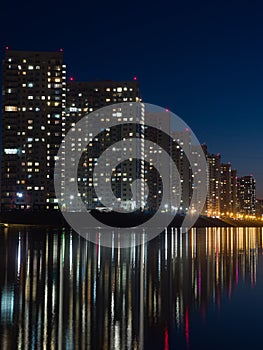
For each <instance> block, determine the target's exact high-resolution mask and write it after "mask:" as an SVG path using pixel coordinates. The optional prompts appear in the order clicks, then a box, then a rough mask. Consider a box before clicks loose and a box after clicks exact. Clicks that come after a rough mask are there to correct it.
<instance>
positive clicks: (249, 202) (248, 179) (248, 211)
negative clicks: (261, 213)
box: [237, 175, 256, 215]
mask: <svg viewBox="0 0 263 350" xmlns="http://www.w3.org/2000/svg"><path fill="white" fill-rule="evenodd" d="M237 199H238V201H237V202H238V212H239V213H241V214H245V215H255V214H256V180H255V179H254V177H253V176H252V175H248V176H243V177H239V178H238V179H237Z"/></svg>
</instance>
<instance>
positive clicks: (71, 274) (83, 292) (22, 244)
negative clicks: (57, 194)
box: [0, 227, 263, 350]
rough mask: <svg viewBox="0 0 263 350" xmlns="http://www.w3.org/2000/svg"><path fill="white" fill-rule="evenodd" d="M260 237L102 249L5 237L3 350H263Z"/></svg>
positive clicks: (261, 233) (60, 235) (25, 230)
mask: <svg viewBox="0 0 263 350" xmlns="http://www.w3.org/2000/svg"><path fill="white" fill-rule="evenodd" d="M262 245H263V229H261V228H207V229H192V230H191V231H189V233H188V234H182V233H180V231H178V230H177V229H171V230H169V231H166V232H164V233H162V234H161V235H159V236H158V237H157V238H155V239H154V240H152V241H150V242H148V243H147V244H145V245H143V246H138V247H135V248H129V249H128V248H126V249H118V248H115V249H111V248H105V247H101V246H99V245H96V244H93V243H91V242H89V241H86V240H85V239H84V238H82V237H80V236H79V235H77V234H76V233H74V232H72V231H70V230H69V229H68V230H66V229H46V228H33V227H12V228H1V232H0V348H1V349H8V350H9V349H11V350H12V349H22V350H24V349H63V350H64V349H85V350H86V349H92V350H102V349H117V350H122V349H131V350H134V349H147V350H148V349H149V350H155V349H156V350H159V349H160V350H161V349H164V350H168V349H173V350H177V349H178V350H181V349H182V350H184V349H189V350H193V349H202V350H203V349H209V350H211V349H212V350H214V349H220V350H225V349H239V350H240V349H262V344H263V342H262V319H263V256H262Z"/></svg>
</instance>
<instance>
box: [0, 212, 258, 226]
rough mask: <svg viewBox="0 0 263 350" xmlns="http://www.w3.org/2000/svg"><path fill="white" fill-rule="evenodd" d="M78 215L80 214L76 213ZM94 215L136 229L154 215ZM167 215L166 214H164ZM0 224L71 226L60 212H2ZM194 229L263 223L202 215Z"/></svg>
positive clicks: (176, 220)
mask: <svg viewBox="0 0 263 350" xmlns="http://www.w3.org/2000/svg"><path fill="white" fill-rule="evenodd" d="M76 215H78V213H76ZM92 215H93V216H94V217H95V218H96V219H98V220H99V221H101V222H102V223H104V224H106V225H109V226H112V227H117V226H116V222H117V223H118V227H134V226H137V225H140V224H142V223H143V222H146V221H147V220H148V219H150V217H151V216H152V215H153V214H152V215H149V214H119V213H116V214H115V213H114V214H113V213H100V212H97V211H94V212H93V213H92ZM164 215H165V214H164ZM183 219H184V216H180V215H176V216H174V218H173V220H172V222H171V223H170V225H169V226H171V227H178V228H179V227H181V225H182V222H183ZM0 224H1V225H3V226H9V225H16V226H32V225H33V226H51V227H65V226H68V227H69V224H68V223H67V222H66V220H65V219H64V217H63V215H62V214H61V212H60V211H54V212H52V211H50V212H1V213H0ZM193 227H196V228H198V227H263V221H261V220H254V219H248V220H244V219H233V218H212V217H206V216H202V215H200V216H199V218H198V219H197V221H196V223H195V224H194V226H193Z"/></svg>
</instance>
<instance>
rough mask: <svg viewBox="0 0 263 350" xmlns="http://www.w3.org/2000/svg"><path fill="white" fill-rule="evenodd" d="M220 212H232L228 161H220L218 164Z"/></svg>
mask: <svg viewBox="0 0 263 350" xmlns="http://www.w3.org/2000/svg"><path fill="white" fill-rule="evenodd" d="M220 212H221V215H223V214H229V213H231V212H232V204H231V164H230V163H227V164H224V163H221V166H220Z"/></svg>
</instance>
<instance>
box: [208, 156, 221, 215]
mask: <svg viewBox="0 0 263 350" xmlns="http://www.w3.org/2000/svg"><path fill="white" fill-rule="evenodd" d="M220 160H221V156H220V154H207V168H208V194H207V214H208V216H217V215H220Z"/></svg>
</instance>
